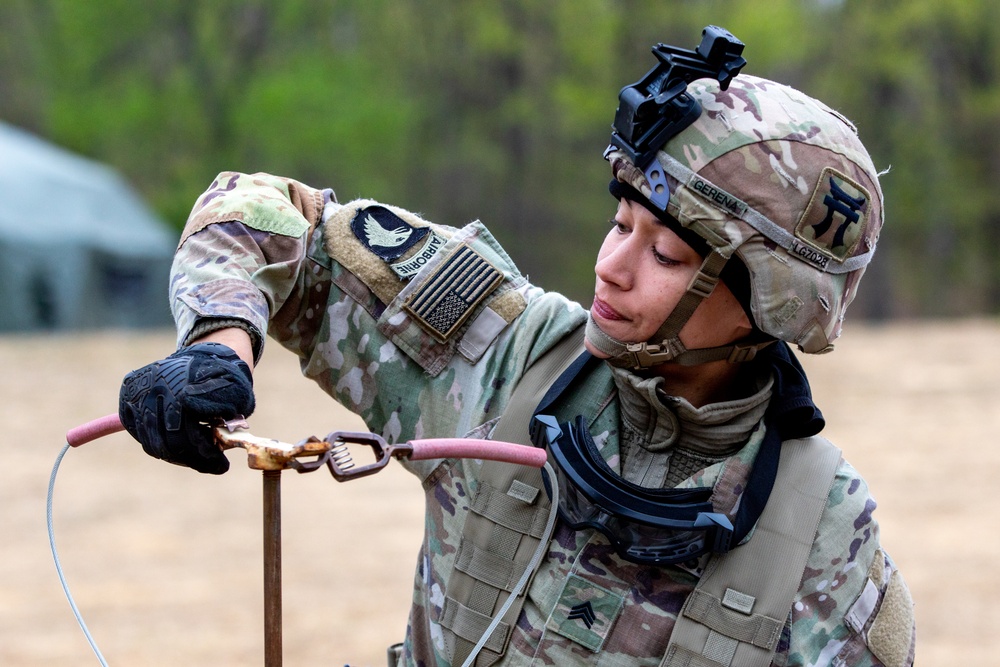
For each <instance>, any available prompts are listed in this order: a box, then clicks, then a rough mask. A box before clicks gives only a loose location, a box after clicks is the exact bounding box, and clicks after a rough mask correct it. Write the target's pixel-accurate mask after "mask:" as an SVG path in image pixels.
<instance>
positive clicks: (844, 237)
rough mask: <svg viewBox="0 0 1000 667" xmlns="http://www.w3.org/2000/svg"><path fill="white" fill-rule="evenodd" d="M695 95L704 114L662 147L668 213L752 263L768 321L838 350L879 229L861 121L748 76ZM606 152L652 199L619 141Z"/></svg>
mask: <svg viewBox="0 0 1000 667" xmlns="http://www.w3.org/2000/svg"><path fill="white" fill-rule="evenodd" d="M688 94H690V95H691V96H692V97H693V98H695V99H696V100H697V101H698V102H699V103H700V104H701V106H702V109H703V111H702V113H701V115H700V116H699V117H698V119H697V120H696V121H695V122H694V123H693V124H692V125H690V126H689V127H687V128H685V129H684V130H683V131H681V132H680V133H679V134H678V135H677V136H675V137H673V138H672V139H670V140H668V141H667V143H666V144H665V145H664V146H663V147H662V148H661V149H660V150H659V151H658V152H657V154H656V160H657V162H658V163H659V165H660V167H661V168H662V169H663V170H664V172H665V175H666V182H667V185H668V186H669V189H670V192H669V202H668V204H667V213H669V214H670V215H672V216H673V217H674V218H676V219H677V220H678V221H679V222H680V223H681V224H682V225H684V226H685V227H688V228H690V229H691V230H693V231H694V232H696V233H698V234H699V235H700V236H701V237H703V238H704V239H705V240H706V241H707V242H708V243H709V245H710V246H712V247H713V248H714V249H715V251H716V252H720V253H721V254H723V255H725V256H727V257H731V256H735V257H736V258H738V259H739V260H741V261H742V262H743V264H744V265H745V266H746V268H747V271H748V273H749V275H750V288H751V289H750V292H751V304H750V305H751V311H752V313H753V317H754V321H755V323H756V324H757V326H758V327H759V328H760V329H761V330H762V331H764V332H765V333H767V334H770V335H772V336H774V337H776V338H778V339H781V340H784V341H787V342H789V343H795V344H797V345H798V346H799V348H800V349H801V350H802V351H804V352H809V353H818V352H826V351H829V350H830V349H832V348H833V345H832V343H833V341H834V340H835V339H836V338H837V337H838V336H839V335H840V332H841V327H842V324H843V319H844V314H845V311H846V310H847V306H848V305H849V304H850V303H851V301H852V300H853V299H854V295H855V294H856V292H857V286H858V282H859V281H860V279H861V276H862V274H863V273H864V270H865V267H866V266H867V264H868V262H869V260H870V259H871V256H872V254H873V252H874V250H875V245H876V242H877V240H878V235H879V231H880V229H881V227H882V192H881V189H880V187H879V184H878V175H877V173H876V170H875V168H874V165H873V164H872V161H871V158H870V157H869V155H868V152H867V151H866V150H865V148H864V146H863V145H862V144H861V142H860V140H859V139H858V136H857V131H856V129H855V128H854V125H853V124H851V123H850V121H848V120H847V119H846V118H844V117H843V116H842V115H841V114H839V113H837V112H836V111H834V110H832V109H830V108H829V107H827V106H826V105H825V104H823V103H822V102H819V101H817V100H815V99H813V98H811V97H808V96H807V95H805V94H803V93H801V92H799V91H797V90H794V89H792V88H790V87H788V86H784V85H782V84H778V83H775V82H772V81H768V80H766V79H761V78H757V77H753V76H749V75H746V74H743V75H741V76H739V77H736V78H735V79H734V80H733V81H732V82H731V83H730V84H729V87H728V89H727V90H721V89H720V86H719V84H718V82H716V81H712V80H704V79H702V80H698V81H695V82H692V83H690V84H689V85H688ZM606 157H607V159H608V160H609V161H610V162H611V165H612V170H613V172H614V175H615V178H617V179H618V180H620V181H622V182H623V183H626V184H628V185H631V186H632V187H634V188H636V189H637V190H639V191H640V192H641V193H643V194H644V195H645V196H646V197H648V198H650V199H652V196H653V194H654V193H653V190H652V187H651V186H650V182H649V180H647V178H646V177H645V176H644V174H643V171H642V170H640V169H639V168H638V167H636V166H635V165H634V164H632V163H631V161H630V160H629V158H628V157H627V156H626V155H625V153H623V152H622V151H620V150H616V149H615V148H614V147H613V146H612V147H610V148H609V150H608V152H607V154H606ZM647 171H648V167H647ZM658 194H659V195H660V196H661V197H662V193H658Z"/></svg>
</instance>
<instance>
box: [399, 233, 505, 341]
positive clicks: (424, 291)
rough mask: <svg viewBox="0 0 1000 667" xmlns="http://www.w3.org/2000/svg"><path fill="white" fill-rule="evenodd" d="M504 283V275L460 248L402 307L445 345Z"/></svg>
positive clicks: (475, 255)
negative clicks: (480, 305)
mask: <svg viewBox="0 0 1000 667" xmlns="http://www.w3.org/2000/svg"><path fill="white" fill-rule="evenodd" d="M501 282H503V273H501V272H500V270H499V269H497V268H496V267H495V266H493V265H492V264H490V263H489V262H488V261H487V260H486V259H485V258H483V256H482V255H480V254H479V253H478V252H476V251H475V250H473V249H472V248H470V247H468V246H466V245H462V246H459V247H458V248H457V249H456V250H455V252H454V253H452V255H451V256H450V257H448V258H447V259H445V260H444V261H443V262H442V263H441V265H440V266H439V267H437V269H436V270H435V271H434V274H433V275H432V276H430V278H429V279H428V280H427V282H425V283H424V284H423V285H421V286H420V287H419V288H418V289H417V291H416V292H414V294H413V295H412V296H411V297H410V300H409V301H408V302H407V303H406V305H405V306H403V308H404V309H406V310H407V311H408V312H409V313H410V314H411V315H412V316H413V317H414V318H415V319H416V321H417V322H418V323H419V324H420V326H422V327H423V328H424V329H425V330H427V332H428V333H430V334H431V336H433V337H434V339H435V340H437V341H438V342H441V343H443V342H445V341H447V340H448V338H449V337H450V336H451V335H452V334H453V333H455V330H456V329H458V328H459V327H460V326H461V325H462V323H463V322H464V321H465V320H466V318H468V317H469V315H471V314H472V312H473V311H475V309H476V307H477V306H478V305H479V304H480V303H482V301H483V300H484V299H485V298H486V297H487V296H489V295H490V294H491V293H492V292H493V290H495V289H496V288H497V287H498V286H499V285H500V283H501Z"/></svg>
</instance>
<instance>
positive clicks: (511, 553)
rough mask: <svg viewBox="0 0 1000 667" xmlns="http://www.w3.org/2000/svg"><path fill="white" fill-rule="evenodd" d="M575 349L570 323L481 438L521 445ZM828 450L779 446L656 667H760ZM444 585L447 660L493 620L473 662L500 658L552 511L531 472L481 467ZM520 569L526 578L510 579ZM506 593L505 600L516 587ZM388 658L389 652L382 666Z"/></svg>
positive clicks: (822, 498)
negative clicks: (770, 472) (747, 530)
mask: <svg viewBox="0 0 1000 667" xmlns="http://www.w3.org/2000/svg"><path fill="white" fill-rule="evenodd" d="M581 351H582V328H581V329H580V330H578V331H576V332H574V333H573V334H571V335H570V336H568V337H567V338H565V339H564V340H563V341H562V342H560V343H559V344H558V345H557V346H556V347H554V348H553V349H552V350H551V351H549V352H548V353H547V354H546V355H544V356H543V357H541V358H540V359H539V360H538V361H536V362H535V363H534V364H533V365H532V366H531V368H529V369H528V371H527V372H526V373H525V375H524V376H523V377H522V379H521V380H520V382H519V383H518V386H517V387H516V389H515V391H514V394H513V396H512V398H511V402H510V405H509V406H508V408H507V410H506V412H505V413H504V415H503V417H502V418H501V420H500V422H499V423H498V425H497V427H496V429H494V432H493V433H492V434H491V439H494V440H506V441H510V442H521V443H525V444H530V442H531V441H530V437H529V436H528V433H527V427H528V423H529V421H530V419H531V416H532V412H533V410H534V408H535V406H536V405H537V404H538V402H539V401H540V400H541V397H542V395H544V393H545V391H546V390H547V388H548V386H549V385H550V384H551V383H552V381H553V379H554V378H556V377H559V375H560V374H561V373H562V371H563V370H565V369H566V368H567V367H568V366H569V365H570V363H572V361H573V360H574V359H575V358H576V357H577V356H578V355H579V353H580V352H581ZM840 460H841V457H840V450H839V449H837V448H836V447H834V446H833V445H832V444H830V443H829V442H828V441H827V440H825V439H823V438H820V437H817V436H814V437H811V438H806V439H801V440H788V441H785V442H784V443H782V447H781V457H780V460H779V464H778V474H777V478H776V480H775V484H774V488H773V490H772V492H771V496H770V498H769V500H768V503H767V505H766V507H765V509H764V512H763V514H762V515H761V517H760V519H759V520H758V522H757V524H756V526H755V528H754V532H753V534H752V539H750V540H749V541H748V542H747V543H746V544H744V545H742V546H740V547H738V548H735V549H733V550H732V551H730V552H729V553H727V554H725V555H722V556H715V557H713V558H712V559H710V561H709V563H708V566H707V567H706V569H705V572H704V574H703V575H702V577H701V579H700V580H699V582H698V584H697V586H696V588H695V590H694V591H693V592H692V593H691V594H690V595H689V596H688V598H687V600H686V602H685V604H684V606H683V608H682V610H681V613H680V615H679V616H678V618H677V621H676V624H675V626H674V629H673V632H672V634H671V637H670V643H669V646H668V648H667V651H666V654H665V655H664V656H663V659H662V661H661V663H660V665H661V667H730V666H734V667H735V666H737V665H738V666H740V667H744V666H746V667H755V666H760V667H766V666H767V665H769V664H770V663H771V658H772V656H773V655H774V652H775V649H776V648H777V644H778V640H779V638H780V636H781V632H782V629H783V627H784V625H785V622H786V620H787V618H788V614H789V612H790V610H791V606H792V601H793V598H794V596H795V593H796V591H797V590H798V585H799V582H800V581H801V578H802V573H803V571H804V570H805V566H806V562H807V559H808V556H809V553H810V551H811V548H812V544H813V541H814V539H815V536H816V532H817V530H818V527H819V521H820V517H821V515H822V513H823V509H824V508H825V507H826V503H827V496H828V495H829V490H830V488H831V486H832V484H833V480H834V476H835V474H836V471H837V468H838V467H839V465H840ZM471 510H472V511H471V512H470V513H469V515H468V518H467V520H466V523H465V527H464V530H463V534H462V537H461V542H460V545H459V548H458V552H457V555H456V558H455V564H454V567H453V570H452V572H451V574H450V576H449V578H448V580H447V585H446V587H445V591H446V598H445V602H444V606H443V610H442V617H441V620H440V623H441V626H442V628H443V631H444V638H445V646H446V650H447V652H448V655H449V658H450V663H451V664H452V665H461V664H464V663H465V662H466V661H467V659H468V657H469V656H470V654H471V653H472V651H473V649H474V648H475V646H476V644H477V642H479V641H480V639H481V638H482V637H483V636H484V634H485V633H486V631H487V630H488V629H489V627H490V625H491V622H494V618H495V616H496V615H497V613H498V611H502V610H503V607H504V605H505V603H507V604H508V605H509V606H508V608H507V609H506V611H505V612H504V613H503V615H502V617H501V618H499V619H497V620H496V621H495V628H494V629H493V630H492V632H491V633H490V634H489V636H488V638H487V639H486V640H485V643H484V645H483V647H482V649H481V650H480V651H479V653H478V655H477V657H476V659H475V665H476V666H477V667H488V666H489V665H492V664H493V663H495V662H497V661H498V660H499V659H501V658H502V657H503V654H504V652H505V650H506V647H507V644H508V642H509V640H510V636H511V630H512V627H513V625H514V623H515V622H516V620H517V617H518V615H519V614H520V612H521V608H522V606H523V604H524V598H525V595H526V591H527V590H528V588H529V587H530V577H531V576H533V574H534V573H533V572H531V573H528V572H526V568H527V567H528V565H529V562H530V561H531V560H532V556H533V555H534V554H535V553H536V551H537V550H539V547H540V544H541V541H542V540H543V539H544V540H545V544H547V541H548V538H549V536H548V535H547V534H545V526H546V523H547V522H548V521H549V520H550V518H551V517H550V514H551V512H553V511H554V508H552V507H551V504H550V502H549V498H548V495H547V493H546V492H545V489H544V485H543V482H542V477H541V474H540V472H539V471H538V470H535V469H533V468H527V467H524V466H512V465H509V464H503V463H494V462H484V463H483V466H482V469H481V472H480V475H479V488H478V491H477V493H476V495H475V498H474V500H473V502H472V505H471ZM522 575H524V576H527V577H529V579H527V580H525V581H523V582H521V581H520V579H521V578H522ZM519 583H520V584H523V585H522V587H521V588H520V590H519V592H518V595H517V597H516V598H515V600H513V601H510V600H508V598H509V596H510V594H511V592H512V591H513V590H514V589H515V587H516V586H517V585H518V584H519ZM393 664H395V663H394V662H393V661H392V657H391V656H390V665H393Z"/></svg>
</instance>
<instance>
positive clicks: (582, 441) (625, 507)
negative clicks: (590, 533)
mask: <svg viewBox="0 0 1000 667" xmlns="http://www.w3.org/2000/svg"><path fill="white" fill-rule="evenodd" d="M598 361H599V360H596V359H595V358H594V357H592V356H591V355H589V354H584V355H582V356H581V357H580V358H579V359H577V361H576V362H575V363H574V364H573V365H572V366H571V367H570V368H569V369H567V371H566V372H565V373H564V374H563V375H562V376H561V377H560V378H559V379H558V380H557V381H556V383H555V384H554V385H553V386H552V388H550V389H549V392H548V393H547V394H546V396H545V397H544V398H543V399H542V402H541V403H540V404H539V406H538V408H536V411H535V416H534V418H533V419H532V421H531V426H530V429H529V430H530V433H531V439H532V442H533V443H534V444H535V446H536V447H545V448H546V449H547V450H548V451H549V458H550V460H551V461H552V463H553V466H552V467H553V468H554V469H555V476H556V479H555V483H556V484H557V485H558V487H559V517H560V519H562V521H563V522H564V523H565V524H566V525H567V526H569V527H570V528H572V529H574V530H582V529H587V528H592V529H595V530H597V531H599V532H600V533H601V534H602V535H604V536H605V537H606V538H607V539H608V541H609V542H610V543H611V545H612V546H613V547H614V549H615V551H616V552H617V553H618V555H619V556H621V557H622V558H623V559H625V560H628V561H632V562H635V563H642V564H649V565H671V564H677V563H683V562H686V561H689V560H691V559H693V558H697V557H699V556H701V555H703V554H706V553H716V554H724V553H726V552H727V551H729V549H730V548H731V547H733V546H736V545H737V544H739V543H740V541H741V540H742V539H743V538H744V537H745V536H746V534H747V533H748V532H749V530H750V528H751V527H752V526H753V525H754V524H755V523H756V522H757V519H758V518H759V517H760V514H761V512H762V511H763V507H764V504H766V501H767V497H768V496H769V495H770V492H771V488H772V486H773V484H774V474H776V471H777V455H778V450H779V449H780V440H778V439H777V438H776V437H765V440H764V443H763V444H762V446H761V451H760V453H759V454H758V457H757V462H755V464H754V468H753V470H752V471H751V473H750V476H749V478H748V480H747V489H746V491H745V492H744V495H743V498H741V502H740V508H739V511H738V512H737V515H736V522H735V523H736V526H735V527H734V524H733V522H731V521H730V520H729V518H728V517H727V516H726V515H725V514H722V513H720V512H716V511H715V510H714V509H713V507H712V503H711V500H710V499H711V495H712V489H711V488H706V487H700V488H688V489H655V488H647V487H643V486H639V485H637V484H633V483H631V482H629V481H628V480H626V479H624V478H623V477H622V476H621V475H619V474H618V473H616V472H615V471H614V470H612V469H611V467H610V466H608V464H607V463H606V462H605V460H604V457H603V456H601V453H600V451H599V450H598V449H597V446H596V444H595V443H594V440H593V438H592V437H591V435H590V432H589V431H588V429H587V423H586V420H585V419H584V418H583V417H582V416H578V417H577V418H576V419H575V420H573V421H571V422H563V423H559V422H558V420H557V419H556V418H555V417H552V416H549V415H546V414H541V413H542V412H544V411H546V410H547V409H548V408H549V407H550V406H551V405H552V404H553V403H555V402H556V400H557V399H558V397H559V395H561V394H562V393H563V391H564V390H565V389H566V387H567V386H569V385H570V384H571V383H572V380H573V379H574V378H575V377H576V375H577V374H578V373H579V372H580V371H581V370H582V369H583V368H584V367H585V366H587V365H588V363H594V362H598ZM772 469H773V470H772Z"/></svg>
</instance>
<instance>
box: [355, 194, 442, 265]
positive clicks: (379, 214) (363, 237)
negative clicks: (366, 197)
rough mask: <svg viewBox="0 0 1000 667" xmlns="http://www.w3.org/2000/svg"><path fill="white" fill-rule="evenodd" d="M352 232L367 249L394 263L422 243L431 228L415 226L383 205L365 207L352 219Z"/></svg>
mask: <svg viewBox="0 0 1000 667" xmlns="http://www.w3.org/2000/svg"><path fill="white" fill-rule="evenodd" d="M351 231H352V232H354V235H355V236H356V237H357V238H358V240H359V241H361V243H363V244H364V246H365V247H366V248H368V249H369V250H371V251H372V252H373V253H375V254H376V255H378V256H379V257H381V258H382V259H383V260H385V261H387V262H392V261H395V260H397V259H399V258H400V257H402V256H403V254H404V253H405V252H406V251H407V250H409V249H410V248H412V247H413V246H415V245H416V244H417V243H419V242H420V240H421V239H423V238H424V237H425V236H427V234H429V233H430V229H428V228H427V227H414V226H413V225H411V224H409V223H408V222H406V221H405V220H403V219H402V218H400V217H399V216H398V215H396V214H395V213H393V212H392V211H390V210H389V209H387V208H385V207H384V206H366V207H365V208H363V209H361V210H359V211H358V212H357V214H356V215H355V216H354V219H353V220H352V221H351Z"/></svg>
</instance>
